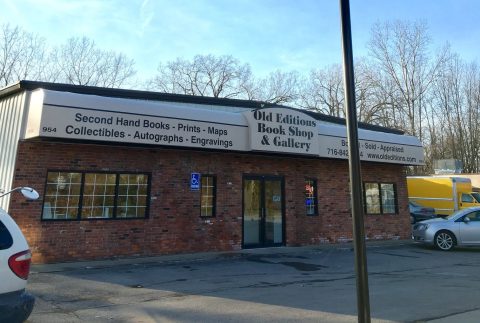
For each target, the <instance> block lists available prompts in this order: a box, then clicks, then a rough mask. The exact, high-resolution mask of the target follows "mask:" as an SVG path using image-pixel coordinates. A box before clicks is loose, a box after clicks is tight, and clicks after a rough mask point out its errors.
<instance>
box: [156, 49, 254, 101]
mask: <svg viewBox="0 0 480 323" xmlns="http://www.w3.org/2000/svg"><path fill="white" fill-rule="evenodd" d="M251 78H252V76H251V71H250V66H249V65H248V64H240V63H239V61H238V60H237V59H235V58H233V57H232V56H229V55H228V56H220V57H216V56H213V55H197V56H195V57H194V58H193V61H188V60H185V59H181V58H177V60H175V61H171V62H168V63H166V64H165V65H164V64H160V65H159V67H158V74H157V75H156V76H155V77H154V79H153V80H151V81H150V84H149V87H150V88H152V89H156V90H159V91H162V92H169V93H180V94H188V95H198V96H211V97H216V98H218V97H224V98H238V97H245V96H247V95H246V93H245V89H247V88H250V86H249V85H248V84H249V82H250V81H251ZM251 94H252V95H253V94H254V93H251Z"/></svg>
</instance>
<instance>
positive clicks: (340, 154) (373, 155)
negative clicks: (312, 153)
mask: <svg viewBox="0 0 480 323" xmlns="http://www.w3.org/2000/svg"><path fill="white" fill-rule="evenodd" d="M359 143H360V144H359V149H360V151H359V154H360V160H364V161H375V162H384V163H393V164H406V165H423V164H424V161H423V148H422V147H418V146H412V145H404V144H399V143H390V142H382V141H381V137H379V140H364V139H360V140H359ZM319 146H320V152H319V154H320V156H322V157H328V158H338V159H348V141H347V138H341V137H335V136H326V135H320V138H319Z"/></svg>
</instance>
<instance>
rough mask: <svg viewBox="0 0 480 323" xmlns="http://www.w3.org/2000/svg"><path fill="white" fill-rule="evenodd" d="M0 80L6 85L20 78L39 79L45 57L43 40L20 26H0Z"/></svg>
mask: <svg viewBox="0 0 480 323" xmlns="http://www.w3.org/2000/svg"><path fill="white" fill-rule="evenodd" d="M0 33H1V34H0V82H1V83H2V84H3V85H5V86H6V85H8V84H10V83H13V82H15V81H18V80H22V79H27V78H30V79H39V78H40V76H41V73H42V72H43V70H42V66H43V64H42V62H43V61H44V58H45V55H46V54H45V53H46V49H45V40H44V39H43V38H41V37H39V36H38V35H35V34H33V33H28V32H26V31H24V30H22V29H21V28H20V27H11V26H10V25H8V24H5V25H2V26H1V27H0Z"/></svg>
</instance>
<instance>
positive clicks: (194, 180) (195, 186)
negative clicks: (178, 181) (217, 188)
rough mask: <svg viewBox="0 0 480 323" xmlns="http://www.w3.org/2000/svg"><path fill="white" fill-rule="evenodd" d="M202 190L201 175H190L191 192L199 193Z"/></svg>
mask: <svg viewBox="0 0 480 323" xmlns="http://www.w3.org/2000/svg"><path fill="white" fill-rule="evenodd" d="M199 189H200V173H191V174H190V190H192V191H198V190H199Z"/></svg>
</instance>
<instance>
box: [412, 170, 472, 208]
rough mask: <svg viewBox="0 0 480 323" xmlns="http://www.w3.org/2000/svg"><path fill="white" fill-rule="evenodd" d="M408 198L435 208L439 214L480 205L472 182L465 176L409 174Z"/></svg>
mask: <svg viewBox="0 0 480 323" xmlns="http://www.w3.org/2000/svg"><path fill="white" fill-rule="evenodd" d="M407 188H408V199H409V200H410V201H414V202H417V203H418V204H420V205H422V206H429V207H433V208H434V209H435V213H436V214H437V215H438V216H446V215H450V214H452V213H453V212H455V211H457V210H460V209H464V208H467V207H472V206H480V201H479V200H477V198H479V195H478V193H476V192H472V182H471V181H470V179H468V178H463V177H447V176H445V177H440V176H435V177H433V176H408V177H407Z"/></svg>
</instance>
